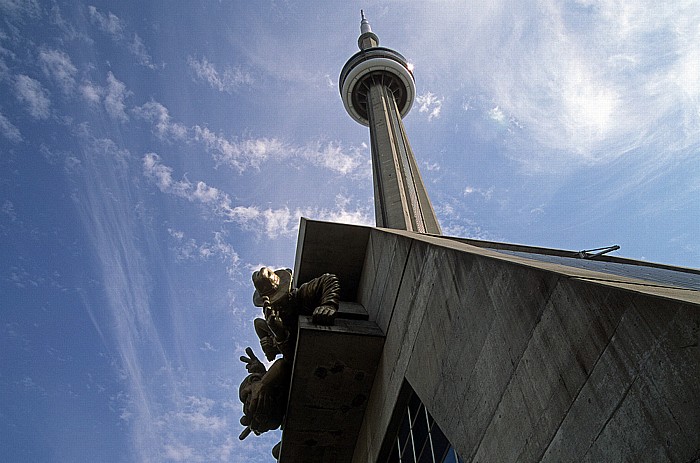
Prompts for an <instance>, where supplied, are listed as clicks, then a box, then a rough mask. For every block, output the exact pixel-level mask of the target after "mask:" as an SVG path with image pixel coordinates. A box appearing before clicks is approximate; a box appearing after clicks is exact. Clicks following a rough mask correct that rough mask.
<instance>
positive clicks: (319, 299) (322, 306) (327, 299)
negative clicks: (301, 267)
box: [295, 273, 340, 325]
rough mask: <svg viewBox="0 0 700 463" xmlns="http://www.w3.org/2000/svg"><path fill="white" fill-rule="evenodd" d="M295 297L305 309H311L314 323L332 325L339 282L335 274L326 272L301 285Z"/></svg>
mask: <svg viewBox="0 0 700 463" xmlns="http://www.w3.org/2000/svg"><path fill="white" fill-rule="evenodd" d="M295 297H296V299H297V301H298V302H299V303H300V304H301V305H302V306H303V307H304V308H306V309H307V311H313V312H312V317H313V322H314V323H318V324H321V325H332V324H333V321H334V320H335V315H336V312H337V311H338V299H339V297H340V282H339V281H338V277H337V276H335V275H332V274H330V273H326V274H324V275H321V276H320V277H318V278H314V279H313V280H311V281H309V282H308V283H304V284H303V285H301V286H300V287H299V289H297V290H296V294H295Z"/></svg>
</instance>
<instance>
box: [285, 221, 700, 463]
mask: <svg viewBox="0 0 700 463" xmlns="http://www.w3.org/2000/svg"><path fill="white" fill-rule="evenodd" d="M372 233H388V234H393V235H400V236H403V237H405V238H408V239H411V240H416V241H421V242H424V243H427V244H429V245H434V246H436V247H438V248H442V249H446V250H449V249H452V250H457V251H460V252H465V253H469V254H473V255H475V256H479V258H480V259H488V260H498V261H501V262H503V263H504V264H505V265H509V266H518V267H528V268H533V269H538V270H540V271H545V272H551V273H554V274H557V275H559V276H560V277H563V278H572V279H576V280H580V281H583V282H586V283H587V284H592V285H602V286H608V287H615V288H617V289H620V290H623V291H629V292H635V293H639V294H646V295H653V296H656V297H660V298H664V299H673V300H678V301H685V302H691V303H695V304H698V303H700V292H699V291H698V290H695V289H692V288H691V289H689V288H687V287H686V288H683V287H673V286H668V285H663V284H657V283H654V282H653V281H650V280H645V279H643V278H631V277H626V276H620V275H614V274H611V273H605V272H599V271H594V270H591V269H585V268H577V267H574V266H570V265H562V264H558V263H552V262H544V261H541V260H538V259H537V258H536V255H544V254H546V255H552V256H561V257H567V256H571V255H572V254H574V253H573V252H572V251H563V250H556V249H545V248H533V247H528V246H519V245H511V244H506V243H489V242H480V241H476V240H463V239H458V238H454V239H453V238H449V237H440V236H432V235H421V234H418V233H413V232H407V231H401V230H391V229H381V228H379V229H377V228H373V227H365V226H356V225H345V224H337V223H329V222H319V221H313V220H308V219H302V220H301V224H300V227H299V239H298V243H297V253H296V260H295V266H294V275H295V279H296V282H297V284H301V283H304V282H306V281H309V280H311V279H313V278H315V277H318V276H320V275H322V274H323V273H334V274H336V275H337V276H338V278H339V280H340V284H341V304H340V308H339V315H338V316H339V318H338V319H337V320H336V324H335V326H331V327H327V326H318V325H314V324H313V323H311V321H310V319H309V318H308V317H300V322H299V333H298V341H297V350H296V356H295V361H294V366H293V373H292V380H291V386H290V394H289V406H288V409H287V414H286V421H285V425H284V430H283V435H282V450H281V456H280V462H282V463H292V462H304V463H313V462H350V461H352V457H353V451H354V449H355V445H356V442H357V437H358V433H359V432H360V429H361V427H362V421H363V416H364V414H365V408H366V404H367V400H366V399H367V398H368V397H369V396H370V392H371V390H372V386H373V381H374V376H375V373H376V369H377V364H378V361H379V358H380V356H381V354H382V349H383V347H384V335H385V333H383V332H382V330H381V329H380V328H379V327H378V325H377V324H376V323H375V320H371V319H369V318H370V317H369V316H368V315H367V313H368V311H367V310H365V308H364V307H363V306H362V305H361V304H359V303H358V302H357V298H358V288H359V286H360V284H361V281H363V279H364V280H367V279H370V280H371V279H373V278H374V275H364V276H363V270H365V269H366V268H367V267H366V263H365V259H366V256H367V253H368V246H369V243H370V236H371V235H372ZM467 241H468V242H467ZM375 251H376V250H375ZM503 251H516V252H519V253H521V255H511V254H508V253H504V252H503ZM380 252H383V251H381V250H380ZM387 252H388V250H387ZM409 252H410V251H409ZM528 253H529V254H531V258H528V257H526V255H527V254H528ZM606 260H608V261H610V262H612V263H615V264H624V265H629V266H631V267H635V266H639V267H655V268H656V267H658V268H663V269H666V270H669V271H675V272H679V273H681V274H683V275H687V274H688V272H690V273H691V274H692V275H693V276H692V278H694V279H696V280H700V278H697V277H696V276H695V275H697V274H698V271H697V270H693V269H682V268H674V267H670V266H663V265H657V264H650V263H648V262H639V263H636V262H635V261H632V260H629V259H616V258H611V257H606ZM366 309H370V310H369V312H370V313H372V312H373V310H374V308H371V307H367V308H366Z"/></svg>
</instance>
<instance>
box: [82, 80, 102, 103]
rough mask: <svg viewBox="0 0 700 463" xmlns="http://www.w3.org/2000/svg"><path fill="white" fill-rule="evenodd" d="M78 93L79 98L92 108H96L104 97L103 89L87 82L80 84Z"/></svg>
mask: <svg viewBox="0 0 700 463" xmlns="http://www.w3.org/2000/svg"><path fill="white" fill-rule="evenodd" d="M79 92H80V96H81V97H82V98H83V99H84V100H85V101H87V102H88V103H89V104H91V105H93V106H98V105H99V104H100V103H101V101H102V96H103V95H104V89H103V88H102V87H100V86H99V85H97V84H95V83H93V82H89V81H85V82H83V83H81V84H80V88H79Z"/></svg>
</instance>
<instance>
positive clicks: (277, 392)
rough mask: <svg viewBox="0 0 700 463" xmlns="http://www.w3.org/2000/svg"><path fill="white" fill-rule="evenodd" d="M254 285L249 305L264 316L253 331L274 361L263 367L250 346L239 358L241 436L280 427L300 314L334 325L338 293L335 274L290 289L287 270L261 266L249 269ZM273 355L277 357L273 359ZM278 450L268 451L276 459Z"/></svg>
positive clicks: (289, 278)
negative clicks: (241, 368)
mask: <svg viewBox="0 0 700 463" xmlns="http://www.w3.org/2000/svg"><path fill="white" fill-rule="evenodd" d="M253 285H254V286H255V293H254V294H253V304H254V305H255V306H256V307H261V308H262V310H263V317H264V318H256V319H255V320H254V321H253V324H254V328H255V333H256V334H257V336H258V338H259V339H260V347H261V348H262V350H263V353H264V354H265V357H266V358H267V360H268V361H273V360H274V363H273V364H272V365H271V366H270V368H269V369H266V368H265V365H263V364H262V362H260V360H258V358H257V357H256V356H255V354H254V353H253V350H252V349H251V348H250V347H248V348H246V354H248V357H245V356H242V357H241V361H242V362H244V363H245V364H246V369H247V370H248V376H246V378H245V379H244V380H243V382H242V383H241V385H240V388H239V398H240V400H241V402H242V403H243V417H242V418H241V424H242V425H243V426H245V429H244V430H243V432H242V433H241V435H240V436H239V438H240V439H241V440H242V439H245V438H246V437H248V435H250V433H251V432H253V433H255V434H256V435H257V434H261V433H263V432H265V431H270V430H273V429H277V428H279V427H280V426H281V425H282V423H283V420H284V414H285V412H286V410H287V396H288V394H289V385H290V380H291V370H292V365H293V362H294V351H295V349H296V336H297V326H298V324H299V316H300V315H308V316H311V320H312V322H313V323H316V324H319V325H333V323H334V322H335V317H336V314H337V312H338V298H339V296H340V284H339V282H338V277H336V276H335V275H332V274H329V273H326V274H324V275H321V276H320V277H318V278H314V279H313V280H311V281H308V282H306V283H304V284H302V285H301V286H299V288H294V287H293V278H292V271H291V270H290V269H279V270H272V269H270V268H269V267H263V268H261V269H260V270H258V271H256V272H254V273H253ZM278 355H281V356H282V358H279V359H277V360H275V359H276V357H277V356H278ZM279 450H280V444H279V443H278V444H277V445H275V447H274V448H273V450H272V453H273V455H274V456H275V458H278V457H279Z"/></svg>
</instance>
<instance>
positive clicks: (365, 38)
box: [357, 10, 379, 50]
mask: <svg viewBox="0 0 700 463" xmlns="http://www.w3.org/2000/svg"><path fill="white" fill-rule="evenodd" d="M360 16H362V21H360V38H358V39H357V46H358V47H360V50H366V49H367V48H372V47H376V46H379V37H377V34H375V33H374V32H372V26H370V25H369V21H367V18H366V17H365V10H360Z"/></svg>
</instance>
